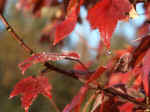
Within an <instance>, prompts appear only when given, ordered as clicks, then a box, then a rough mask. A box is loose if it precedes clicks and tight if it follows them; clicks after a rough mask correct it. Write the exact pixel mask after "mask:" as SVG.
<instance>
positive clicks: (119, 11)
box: [87, 0, 131, 48]
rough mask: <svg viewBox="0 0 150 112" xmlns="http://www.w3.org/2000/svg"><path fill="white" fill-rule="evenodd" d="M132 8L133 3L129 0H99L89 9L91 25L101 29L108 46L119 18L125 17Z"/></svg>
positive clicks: (108, 46)
mask: <svg viewBox="0 0 150 112" xmlns="http://www.w3.org/2000/svg"><path fill="white" fill-rule="evenodd" d="M122 4H123V5H122ZM130 9H131V5H130V3H129V1H128V0H99V2H98V3H97V4H96V5H95V6H94V7H93V8H91V9H90V10H89V11H88V17H87V19H88V20H89V22H90V24H91V27H92V28H93V29H96V28H98V29H99V31H100V32H101V33H100V34H101V37H102V38H103V39H104V44H105V46H106V47H107V48H110V38H111V36H112V34H113V32H114V30H115V27H116V25H117V22H118V20H121V19H125V18H126V17H127V16H126V15H127V13H129V11H130Z"/></svg>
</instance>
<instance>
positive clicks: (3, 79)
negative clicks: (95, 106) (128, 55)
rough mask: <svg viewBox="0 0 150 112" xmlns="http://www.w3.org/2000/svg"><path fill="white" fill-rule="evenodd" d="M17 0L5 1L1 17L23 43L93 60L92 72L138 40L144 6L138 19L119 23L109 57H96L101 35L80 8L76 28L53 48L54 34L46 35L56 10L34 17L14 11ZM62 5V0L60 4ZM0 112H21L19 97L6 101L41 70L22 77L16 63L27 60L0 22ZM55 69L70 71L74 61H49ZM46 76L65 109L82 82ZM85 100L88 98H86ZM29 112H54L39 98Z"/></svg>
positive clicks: (35, 67)
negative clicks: (79, 18) (3, 16)
mask: <svg viewBox="0 0 150 112" xmlns="http://www.w3.org/2000/svg"><path fill="white" fill-rule="evenodd" d="M17 2H18V1H17V0H8V1H7V5H6V8H5V11H4V15H5V17H6V18H7V20H8V22H9V23H10V24H11V25H12V27H13V28H14V29H15V31H16V32H17V33H18V34H19V35H20V37H21V38H23V39H24V41H25V42H26V43H27V44H28V45H29V46H30V47H31V48H33V49H34V50H35V51H36V52H42V51H46V52H58V53H60V52H62V51H76V52H77V53H79V54H80V56H81V61H82V62H83V63H87V62H89V61H92V65H91V67H90V69H91V70H94V69H95V68H96V67H97V66H98V65H100V64H101V65H105V64H106V62H107V61H108V59H109V58H111V57H112V56H113V55H114V51H115V50H119V49H123V48H126V47H127V46H128V45H136V44H137V43H136V42H135V41H133V40H134V39H136V37H137V35H138V34H137V32H138V28H139V27H140V26H141V25H142V24H143V23H144V20H145V17H144V14H143V13H144V9H143V4H142V3H139V4H137V13H138V14H139V17H138V18H135V19H129V21H126V22H125V21H124V22H119V24H118V25H117V28H116V31H115V33H114V34H113V37H112V42H111V43H112V44H111V54H109V55H107V52H108V51H107V50H105V51H104V53H103V55H102V56H101V57H98V50H99V41H100V36H99V34H100V33H99V32H98V30H91V28H90V25H89V23H88V21H87V20H86V16H87V10H86V8H85V7H81V11H80V16H81V21H82V22H80V23H78V24H77V25H76V28H75V29H74V31H73V32H72V33H71V34H70V35H69V37H68V38H65V39H64V40H63V41H62V42H61V43H60V44H58V45H56V46H52V42H53V37H52V36H51V35H53V31H51V32H49V31H47V29H48V24H49V23H50V22H51V21H52V16H53V15H54V14H57V13H58V12H59V10H58V9H57V8H58V7H59V6H58V7H51V8H44V9H43V10H42V13H41V14H42V17H34V16H33V15H32V14H31V13H30V12H23V11H20V10H17V8H16V3H17ZM60 2H61V1H60ZM0 52H1V55H0V112H24V110H23V108H21V102H20V99H19V98H20V97H18V96H17V97H15V98H13V99H11V100H10V99H9V94H10V92H11V91H12V90H13V87H14V85H15V84H16V83H17V82H18V81H19V80H21V79H22V78H25V77H28V76H30V75H38V74H39V73H40V70H42V69H43V68H44V67H43V66H42V65H41V64H36V65H33V66H32V67H31V68H30V69H28V70H27V72H26V73H25V74H26V75H25V76H23V75H22V74H21V71H20V70H19V68H18V64H19V63H20V62H22V61H23V60H24V59H26V58H28V56H29V55H27V54H26V53H25V52H24V51H23V49H22V48H21V47H20V46H19V45H18V43H16V41H14V40H13V39H12V38H11V36H10V35H9V33H8V32H7V31H6V30H5V26H4V25H3V24H2V23H1V21H0ZM52 64H54V65H55V66H58V67H60V68H64V69H73V66H74V65H75V63H74V62H70V61H59V62H52ZM47 76H48V77H49V82H50V83H51V84H52V85H53V89H52V94H53V99H54V101H55V103H56V104H57V106H58V107H59V108H60V109H61V110H62V109H63V108H64V106H65V105H66V104H68V103H70V102H71V99H72V98H73V96H74V95H76V93H77V92H78V90H79V88H80V87H81V86H82V83H80V82H79V81H77V80H75V79H72V78H70V77H66V76H64V75H60V73H56V72H53V71H50V72H49V73H48V74H47ZM87 97H88V96H87ZM30 110H32V112H55V109H54V108H53V107H52V105H51V103H50V101H49V100H48V99H47V98H45V97H43V96H42V95H40V96H39V97H38V98H37V99H36V100H35V101H34V102H33V104H32V106H31V108H30Z"/></svg>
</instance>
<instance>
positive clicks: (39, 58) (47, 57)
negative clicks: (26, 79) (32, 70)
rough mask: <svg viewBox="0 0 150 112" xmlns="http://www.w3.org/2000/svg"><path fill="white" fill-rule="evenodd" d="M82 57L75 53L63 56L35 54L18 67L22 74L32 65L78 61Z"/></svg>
mask: <svg viewBox="0 0 150 112" xmlns="http://www.w3.org/2000/svg"><path fill="white" fill-rule="evenodd" d="M79 58H80V56H79V55H78V54H77V53H75V52H63V53H62V54H57V53H45V52H42V53H36V54H33V55H32V56H31V57H29V58H28V59H26V60H24V61H23V62H22V63H20V64H19V65H18V66H19V68H20V69H21V71H22V74H24V72H25V71H26V70H27V69H28V68H29V67H30V66H31V65H32V64H36V63H39V62H46V61H58V60H63V59H72V60H77V59H79Z"/></svg>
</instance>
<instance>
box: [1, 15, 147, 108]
mask: <svg viewBox="0 0 150 112" xmlns="http://www.w3.org/2000/svg"><path fill="white" fill-rule="evenodd" d="M0 19H1V20H2V22H3V24H4V25H5V27H6V30H7V31H8V32H9V33H10V35H11V36H12V38H13V39H15V40H16V41H17V42H18V43H19V44H20V46H21V47H22V48H23V49H24V50H25V51H26V52H27V53H28V54H33V53H34V52H33V50H32V49H31V48H30V47H29V46H27V44H25V43H24V41H23V40H22V39H21V38H20V37H19V36H18V35H17V33H16V32H15V31H14V29H13V28H12V27H11V26H10V25H9V24H8V22H7V20H6V19H5V17H4V16H3V15H2V14H0ZM44 66H46V69H45V70H43V71H46V70H48V69H50V70H53V71H56V72H59V73H61V74H63V75H66V76H69V77H72V78H75V79H78V80H80V81H81V82H83V83H86V81H85V80H84V79H80V78H78V77H77V76H76V74H89V73H88V72H81V71H79V72H77V71H74V70H71V71H67V70H64V69H60V68H58V67H55V66H53V65H51V64H49V63H48V62H45V63H44ZM89 86H90V87H91V88H93V89H99V90H101V91H103V92H104V93H106V94H110V95H113V96H119V97H121V98H123V99H125V100H128V101H130V102H132V103H135V104H137V105H139V106H143V107H145V108H149V105H147V104H145V103H142V102H138V101H137V100H136V99H135V98H134V97H132V96H130V95H128V94H124V93H121V92H120V91H117V90H115V89H114V88H102V87H101V86H97V85H94V84H92V83H90V84H89Z"/></svg>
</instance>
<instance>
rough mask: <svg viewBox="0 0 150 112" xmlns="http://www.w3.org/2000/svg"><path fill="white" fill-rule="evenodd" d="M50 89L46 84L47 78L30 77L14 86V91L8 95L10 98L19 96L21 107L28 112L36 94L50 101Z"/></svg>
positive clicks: (47, 83)
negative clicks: (46, 97)
mask: <svg viewBox="0 0 150 112" xmlns="http://www.w3.org/2000/svg"><path fill="white" fill-rule="evenodd" d="M51 89H52V87H51V85H50V84H49V82H48V78H46V77H45V76H38V77H32V76H30V77H27V78H25V79H23V80H21V81H19V82H18V83H17V84H16V86H15V87H14V90H13V91H12V92H11V94H10V98H13V97H14V96H17V95H18V94H21V102H22V107H23V108H24V109H25V111H26V112H28V109H29V107H30V105H31V104H32V102H33V101H34V100H35V99H36V97H37V95H38V94H43V95H44V96H48V98H49V99H51V97H52V96H51V92H50V91H51Z"/></svg>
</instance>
